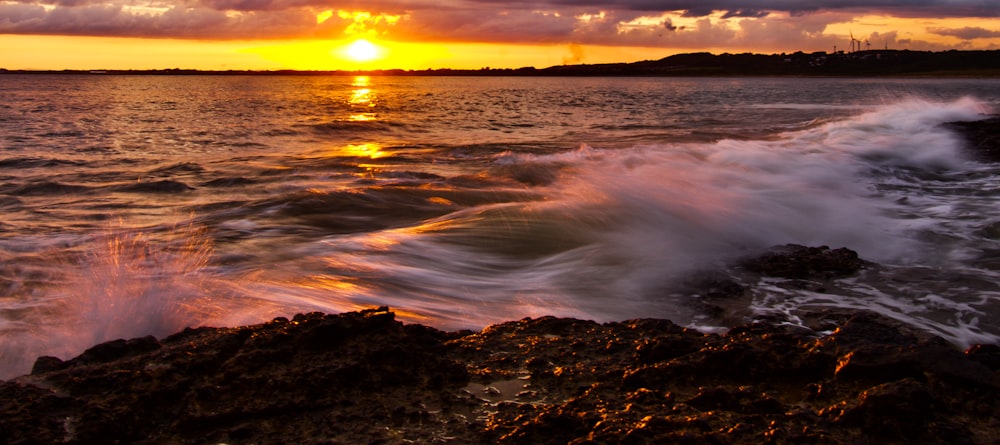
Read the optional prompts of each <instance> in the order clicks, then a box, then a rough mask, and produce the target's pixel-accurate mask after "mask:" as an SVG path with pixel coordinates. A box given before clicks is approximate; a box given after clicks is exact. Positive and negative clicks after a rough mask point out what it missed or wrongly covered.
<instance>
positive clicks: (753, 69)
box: [0, 49, 1000, 78]
mask: <svg viewBox="0 0 1000 445" xmlns="http://www.w3.org/2000/svg"><path fill="white" fill-rule="evenodd" d="M2 74H51V75H63V74H69V75H94V76H107V75H166V76H190V75H203V76H400V77H406V76H414V77H421V76H436V77H448V76H455V77H495V76H501V77H885V78H892V77H901V78H998V77H1000V50H979V51H940V52H931V51H909V50H889V49H885V50H867V51H856V52H847V53H845V52H843V51H839V52H836V53H827V52H824V51H819V52H813V53H804V52H801V51H799V52H795V53H792V54H785V53H782V54H749V53H747V54H729V53H724V54H718V55H716V54H711V53H686V54H675V55H672V56H668V57H664V58H662V59H659V60H643V61H638V62H630V63H603V64H576V65H557V66H550V67H544V68H536V67H533V66H527V67H520V68H489V67H484V68H480V69H451V68H438V69H424V70H403V69H381V70H332V71H330V70H317V71H310V70H291V69H284V70H265V71H259V70H220V71H215V70H195V69H182V68H163V69H147V70H116V69H107V68H102V67H94V68H93V69H88V70H30V69H14V70H8V69H4V68H3V67H0V75H2Z"/></svg>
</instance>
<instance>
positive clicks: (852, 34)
mask: <svg viewBox="0 0 1000 445" xmlns="http://www.w3.org/2000/svg"><path fill="white" fill-rule="evenodd" d="M851 52H852V53H853V52H854V31H851Z"/></svg>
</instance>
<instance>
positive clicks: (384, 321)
mask: <svg viewBox="0 0 1000 445" xmlns="http://www.w3.org/2000/svg"><path fill="white" fill-rule="evenodd" d="M823 316H824V318H826V319H830V320H831V322H833V323H836V324H837V326H838V328H837V330H836V331H834V333H833V334H830V335H827V336H825V337H816V336H815V334H813V333H811V332H808V331H806V330H802V329H792V328H789V327H784V326H775V325H770V324H765V323H754V324H746V325H742V326H738V327H736V328H733V329H731V330H730V331H729V332H728V333H727V334H725V335H717V334H702V333H699V332H695V331H692V330H690V329H685V328H682V327H680V326H677V325H676V324H674V323H671V322H669V321H666V320H651V319H642V320H630V321H625V322H619V323H605V324H599V323H595V322H592V321H584V320H574V319H565V318H553V317H543V318H538V319H524V320H519V321H514V322H508V323H503V324H499V325H494V326H490V327H488V328H486V329H484V330H482V331H480V332H468V331H463V332H454V333H446V332H441V331H438V330H435V329H433V328H428V327H425V326H420V325H403V324H402V323H400V322H398V321H396V320H395V318H394V315H393V314H392V313H391V312H389V311H388V309H387V308H379V309H373V310H367V311H362V312H353V313H347V314H340V315H323V314H318V313H313V314H302V315H297V316H295V317H294V318H292V320H288V319H285V318H279V319H275V320H274V321H272V322H269V323H264V324H261V325H256V326H246V327H239V328H220V329H216V328H198V329H186V330H184V331H183V332H180V333H177V334H175V335H172V336H169V337H166V338H164V339H161V340H155V339H139V340H130V341H124V340H122V341H116V342H111V343H107V344H103V345H99V346H98V347H95V348H92V349H91V350H88V352H86V353H84V354H82V355H81V356H80V357H78V358H75V359H72V360H67V361H65V362H64V361H61V360H58V359H40V360H39V362H38V364H36V369H35V371H34V372H33V373H32V375H29V376H24V377H20V378H18V379H14V380H11V381H6V382H0V443H11V444H28V443H72V444H77V443H95V442H100V443H116V442H117V443H137V444H154V443H156V444H158V443H177V444H188V443H191V444H194V443H304V444H314V443H324V444H330V443H407V442H409V443H456V444H459V443H461V444H520V443H534V444H567V443H573V444H590V443H595V444H596V443H637V444H638V443H720V444H734V443H735V444H739V443H753V444H758V443H814V444H855V443H900V442H904V441H905V442H908V443H912V444H923V443H927V444H930V443H971V444H986V443H992V442H993V441H994V440H995V438H996V437H1000V420H998V419H1000V402H998V395H1000V394H998V392H1000V389H998V388H1000V377H998V374H997V373H996V367H995V365H996V363H997V360H996V357H997V356H998V352H997V351H998V349H997V348H996V347H995V346H978V347H973V348H970V349H969V350H967V351H966V352H965V353H963V352H962V351H959V350H957V349H955V348H954V347H952V346H951V345H948V344H947V343H944V342H943V341H942V340H940V339H938V338H936V337H933V336H930V335H929V334H925V333H921V332H916V331H914V330H912V329H910V328H908V327H906V326H904V325H901V324H899V323H896V322H894V321H892V320H888V319H885V318H883V317H881V316H878V315H875V314H869V313H863V312H858V313H849V312H843V313H825V314H823ZM154 342H155V343H154Z"/></svg>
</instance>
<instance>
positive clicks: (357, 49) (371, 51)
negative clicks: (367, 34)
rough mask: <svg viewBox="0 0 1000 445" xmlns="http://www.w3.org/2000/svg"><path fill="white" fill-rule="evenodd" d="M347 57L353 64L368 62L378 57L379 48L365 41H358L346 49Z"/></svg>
mask: <svg viewBox="0 0 1000 445" xmlns="http://www.w3.org/2000/svg"><path fill="white" fill-rule="evenodd" d="M347 57H349V58H350V59H351V60H353V61H355V62H370V61H372V60H375V59H377V58H378V57H379V47H378V46H375V44H374V43H372V42H369V41H367V40H365V39H358V40H355V41H354V43H351V44H350V46H348V47H347Z"/></svg>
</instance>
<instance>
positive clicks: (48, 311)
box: [0, 223, 234, 377]
mask: <svg viewBox="0 0 1000 445" xmlns="http://www.w3.org/2000/svg"><path fill="white" fill-rule="evenodd" d="M121 225H123V224H121V223H119V227H112V228H109V229H107V231H106V232H105V233H103V234H101V235H98V236H94V237H91V238H90V239H89V240H86V241H83V242H81V243H80V244H79V245H78V246H75V247H74V248H72V249H70V250H64V251H54V252H53V253H52V254H51V256H52V258H51V259H50V261H52V262H55V263H59V264H60V267H59V268H58V273H57V274H56V275H55V276H51V277H49V279H50V284H49V289H48V291H47V292H46V295H47V297H46V298H44V299H41V300H38V301H34V302H33V303H32V305H31V306H32V307H31V310H30V311H25V313H24V314H23V315H22V317H21V318H20V319H18V320H15V321H13V322H12V321H10V320H8V321H7V323H8V324H9V327H8V328H7V329H5V331H7V332H5V333H4V334H5V335H4V336H5V337H6V338H5V342H4V344H3V347H2V348H0V358H2V359H3V360H2V362H3V365H4V366H3V369H0V376H3V377H10V376H12V375H16V374H17V373H23V372H26V371H27V370H28V368H29V367H30V365H31V363H32V362H33V361H34V359H35V357H37V356H40V355H53V356H57V357H60V358H64V359H65V358H70V357H72V356H74V355H76V354H78V353H80V352H82V351H83V350H84V349H86V348H87V347H90V346H92V345H94V344H97V343H101V342H104V341H108V340H114V339H119V338H122V339H129V338H134V337H139V336H145V335H154V336H165V335H168V334H171V333H173V332H176V331H178V330H180V329H183V328H185V327H189V326H198V325H201V324H205V323H212V322H214V321H217V320H219V319H221V318H223V316H222V315H223V314H226V313H227V310H228V309H229V307H227V306H230V304H227V302H228V301H229V300H231V299H232V298H233V295H234V294H233V291H232V289H231V288H230V286H228V284H227V283H225V282H224V281H222V280H220V279H219V278H218V277H217V276H215V275H214V274H213V273H212V271H211V267H210V266H209V264H210V260H211V257H212V253H213V249H212V243H211V240H210V239H209V238H207V237H206V236H205V235H204V231H203V230H201V229H197V228H194V227H191V226H188V227H183V228H176V227H175V228H173V229H171V235H172V236H173V239H172V240H166V239H162V238H161V239H156V238H154V235H152V234H150V233H148V232H146V231H143V230H141V229H138V228H135V229H127V228H122V227H120V226H121ZM72 252H75V253H72ZM225 318H231V317H229V315H228V314H227V315H226V317H225Z"/></svg>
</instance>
